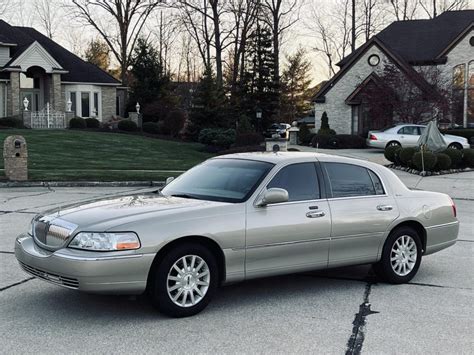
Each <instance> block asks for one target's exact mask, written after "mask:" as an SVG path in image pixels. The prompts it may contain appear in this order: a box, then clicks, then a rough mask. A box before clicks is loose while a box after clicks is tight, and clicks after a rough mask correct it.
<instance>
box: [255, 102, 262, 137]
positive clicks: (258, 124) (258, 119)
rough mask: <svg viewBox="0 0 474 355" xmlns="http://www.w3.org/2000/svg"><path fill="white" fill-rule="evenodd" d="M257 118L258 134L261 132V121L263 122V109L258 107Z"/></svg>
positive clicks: (256, 110)
mask: <svg viewBox="0 0 474 355" xmlns="http://www.w3.org/2000/svg"><path fill="white" fill-rule="evenodd" d="M255 117H256V118H257V130H258V133H260V130H261V127H260V121H261V120H262V109H261V108H260V107H257V108H256V109H255Z"/></svg>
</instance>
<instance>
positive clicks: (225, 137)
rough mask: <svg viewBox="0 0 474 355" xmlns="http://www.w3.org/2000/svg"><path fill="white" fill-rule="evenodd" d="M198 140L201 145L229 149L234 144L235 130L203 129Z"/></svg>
mask: <svg viewBox="0 0 474 355" xmlns="http://www.w3.org/2000/svg"><path fill="white" fill-rule="evenodd" d="M198 140H199V142H200V143H202V144H206V145H213V146H217V147H221V148H229V147H230V146H231V145H232V144H233V143H234V142H235V129H222V128H204V129H202V130H201V132H199V138H198Z"/></svg>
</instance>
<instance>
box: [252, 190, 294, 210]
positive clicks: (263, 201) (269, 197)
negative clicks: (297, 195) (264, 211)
mask: <svg viewBox="0 0 474 355" xmlns="http://www.w3.org/2000/svg"><path fill="white" fill-rule="evenodd" d="M281 202H288V191H286V190H285V189H279V188H276V187H273V188H271V189H268V190H267V191H265V193H264V194H263V195H262V196H261V197H260V198H259V199H258V201H257V203H256V205H257V206H258V207H264V206H266V205H270V204H272V203H281Z"/></svg>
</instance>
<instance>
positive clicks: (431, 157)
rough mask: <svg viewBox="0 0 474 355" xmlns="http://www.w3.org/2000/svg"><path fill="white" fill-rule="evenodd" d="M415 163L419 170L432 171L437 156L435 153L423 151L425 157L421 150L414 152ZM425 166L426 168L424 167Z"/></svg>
mask: <svg viewBox="0 0 474 355" xmlns="http://www.w3.org/2000/svg"><path fill="white" fill-rule="evenodd" d="M412 161H413V165H414V166H415V167H416V168H417V169H418V170H419V171H422V170H425V171H432V170H433V168H434V167H435V166H436V162H437V158H436V155H435V154H434V153H431V152H428V151H426V152H423V158H422V156H421V152H416V153H415V154H413V159H412ZM423 167H424V169H423Z"/></svg>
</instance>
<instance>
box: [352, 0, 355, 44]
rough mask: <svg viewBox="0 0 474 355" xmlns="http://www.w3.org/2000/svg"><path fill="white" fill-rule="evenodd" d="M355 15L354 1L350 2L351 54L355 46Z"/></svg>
mask: <svg viewBox="0 0 474 355" xmlns="http://www.w3.org/2000/svg"><path fill="white" fill-rule="evenodd" d="M355 14H356V0H352V43H351V49H352V52H354V51H355V45H356V28H355V27H356V20H355V17H356V16H355Z"/></svg>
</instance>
